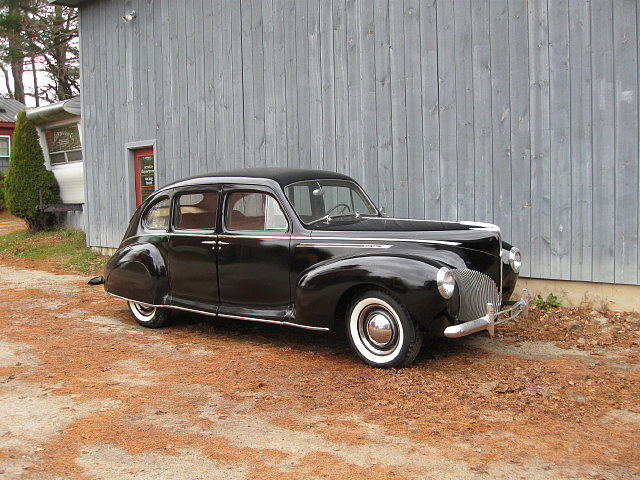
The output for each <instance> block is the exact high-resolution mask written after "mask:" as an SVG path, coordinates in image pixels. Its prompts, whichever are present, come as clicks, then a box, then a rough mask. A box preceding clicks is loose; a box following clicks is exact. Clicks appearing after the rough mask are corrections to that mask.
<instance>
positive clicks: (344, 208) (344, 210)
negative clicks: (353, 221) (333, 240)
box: [326, 203, 351, 215]
mask: <svg viewBox="0 0 640 480" xmlns="http://www.w3.org/2000/svg"><path fill="white" fill-rule="evenodd" d="M338 208H342V212H340V213H349V212H350V211H351V207H350V206H349V205H347V204H346V203H339V204H337V205H335V206H333V207H332V208H330V209H329V211H328V212H327V213H326V214H327V215H331V214H332V213H333V211H334V210H337V209H338Z"/></svg>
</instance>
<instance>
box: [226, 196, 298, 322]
mask: <svg viewBox="0 0 640 480" xmlns="http://www.w3.org/2000/svg"><path fill="white" fill-rule="evenodd" d="M224 197H225V199H224V208H223V212H224V214H223V222H222V225H221V233H220V237H219V240H220V241H219V244H218V278H219V280H220V309H219V315H220V316H229V317H247V318H250V319H257V320H259V319H262V320H283V319H284V318H285V317H288V316H289V315H290V314H291V308H290V305H291V291H290V286H289V271H290V267H291V255H290V241H291V234H290V224H289V221H288V219H287V217H286V215H285V214H284V212H283V209H282V207H281V205H280V203H279V202H278V200H277V198H276V196H275V195H274V194H273V192H271V191H270V190H269V189H268V188H266V187H258V186H255V187H251V188H248V187H246V186H233V185H230V186H225V187H224Z"/></svg>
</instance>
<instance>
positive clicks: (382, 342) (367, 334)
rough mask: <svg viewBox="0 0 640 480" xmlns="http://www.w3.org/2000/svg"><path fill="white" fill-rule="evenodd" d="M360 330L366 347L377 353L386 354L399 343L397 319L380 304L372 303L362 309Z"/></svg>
mask: <svg viewBox="0 0 640 480" xmlns="http://www.w3.org/2000/svg"><path fill="white" fill-rule="evenodd" d="M358 332H359V334H360V339H361V340H362V343H363V344H364V346H365V348H367V350H369V351H371V352H372V353H375V354H376V355H386V354H387V353H388V352H390V351H392V350H393V349H394V348H395V347H396V344H397V343H398V325H397V323H396V320H395V318H394V317H393V315H392V314H391V312H388V311H387V309H386V308H384V307H383V306H382V305H379V304H375V303H372V304H370V305H368V306H366V307H364V308H363V309H362V310H361V311H360V313H359V315H358Z"/></svg>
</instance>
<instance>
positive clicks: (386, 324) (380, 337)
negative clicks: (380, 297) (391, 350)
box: [366, 310, 393, 347]
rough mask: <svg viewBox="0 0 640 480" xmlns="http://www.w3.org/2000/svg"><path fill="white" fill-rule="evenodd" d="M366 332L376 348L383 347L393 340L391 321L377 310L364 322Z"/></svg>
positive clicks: (384, 313) (385, 314)
mask: <svg viewBox="0 0 640 480" xmlns="http://www.w3.org/2000/svg"><path fill="white" fill-rule="evenodd" d="M366 332H367V336H368V337H369V340H370V341H371V343H372V344H374V345H375V346H376V347H384V346H385V345H387V344H389V342H390V341H391V340H392V339H393V321H392V320H391V318H390V317H389V316H388V314H387V313H386V312H382V311H380V310H377V311H375V312H373V313H372V314H370V315H369V317H368V318H367V320H366Z"/></svg>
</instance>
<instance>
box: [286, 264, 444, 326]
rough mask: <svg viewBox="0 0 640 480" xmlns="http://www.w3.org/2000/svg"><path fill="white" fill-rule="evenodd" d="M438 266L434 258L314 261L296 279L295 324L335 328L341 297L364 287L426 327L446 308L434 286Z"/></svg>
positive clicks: (342, 298) (439, 265)
mask: <svg viewBox="0 0 640 480" xmlns="http://www.w3.org/2000/svg"><path fill="white" fill-rule="evenodd" d="M441 266H442V264H441V263H439V262H437V261H432V260H429V259H425V258H418V257H411V256H400V255H397V256H396V255H366V256H354V257H348V258H344V257H343V258H340V259H337V260H329V261H326V262H321V263H318V264H315V265H313V266H312V267H310V268H309V269H308V270H306V271H305V272H303V273H302V274H301V275H300V277H299V279H298V282H297V286H296V295H295V312H296V323H300V324H304V325H309V326H316V327H328V328H331V327H333V323H334V321H335V318H336V314H338V313H339V308H338V307H339V305H340V302H341V301H343V300H344V296H345V295H348V294H349V292H354V293H355V291H356V290H357V289H358V288H359V287H363V288H379V289H383V290H385V291H387V292H389V293H391V294H392V295H393V296H395V297H396V298H397V299H398V301H399V302H400V303H402V304H403V305H404V306H405V307H406V308H407V309H408V310H409V313H410V314H411V316H412V317H413V318H414V320H416V321H418V322H420V323H421V324H423V325H425V326H428V325H429V323H430V322H431V321H432V320H433V318H435V317H437V316H440V315H442V313H444V312H446V310H447V308H448V302H447V301H446V300H444V299H443V298H442V297H441V296H440V294H439V293H438V289H437V285H436V274H437V272H438V269H439V268H440V267H441ZM350 300H351V299H348V301H350Z"/></svg>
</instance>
